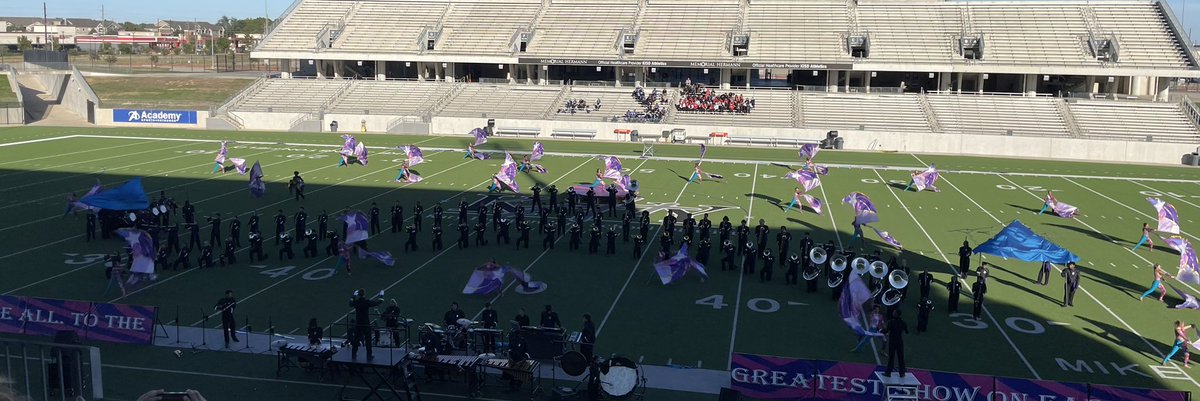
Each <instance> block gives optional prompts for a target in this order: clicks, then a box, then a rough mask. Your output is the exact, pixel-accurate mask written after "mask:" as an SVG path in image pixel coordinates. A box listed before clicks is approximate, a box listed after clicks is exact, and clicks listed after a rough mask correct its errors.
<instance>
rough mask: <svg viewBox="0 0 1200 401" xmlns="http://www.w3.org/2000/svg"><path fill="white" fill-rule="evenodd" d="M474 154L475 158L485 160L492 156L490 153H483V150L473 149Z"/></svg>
mask: <svg viewBox="0 0 1200 401" xmlns="http://www.w3.org/2000/svg"><path fill="white" fill-rule="evenodd" d="M474 154H475V158H476V159H479V160H487V159H491V158H492V155H489V154H487V153H483V152H480V151H475V153H474Z"/></svg>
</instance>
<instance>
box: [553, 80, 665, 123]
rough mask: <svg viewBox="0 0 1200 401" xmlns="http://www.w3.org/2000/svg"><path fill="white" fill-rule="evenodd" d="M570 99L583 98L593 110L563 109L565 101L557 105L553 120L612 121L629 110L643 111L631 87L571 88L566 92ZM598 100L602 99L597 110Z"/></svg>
mask: <svg viewBox="0 0 1200 401" xmlns="http://www.w3.org/2000/svg"><path fill="white" fill-rule="evenodd" d="M566 97H567V98H568V99H582V100H585V101H587V103H588V105H589V108H591V109H592V111H591V112H590V113H589V112H587V111H585V110H577V111H576V112H575V113H571V112H569V111H566V110H562V109H563V108H564V107H565V101H564V102H563V103H560V104H559V105H558V107H555V112H554V113H553V114H552V115H551V119H553V120H564V121H611V120H612V119H613V118H614V117H620V116H623V115H625V112H627V111H629V110H634V111H641V110H642V109H643V107H642V105H641V104H640V103H638V102H637V100H635V99H634V98H633V94H632V90H631V89H630V88H611V89H609V88H589V87H581V88H571V90H570V92H568V93H567V94H566ZM596 101H600V109H599V110H595V109H594V107H592V106H594V105H595V102H596Z"/></svg>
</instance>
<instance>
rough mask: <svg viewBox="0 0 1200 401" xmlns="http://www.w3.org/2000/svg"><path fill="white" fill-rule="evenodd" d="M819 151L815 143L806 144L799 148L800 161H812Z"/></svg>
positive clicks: (819, 148)
mask: <svg viewBox="0 0 1200 401" xmlns="http://www.w3.org/2000/svg"><path fill="white" fill-rule="evenodd" d="M820 151H821V147H819V146H817V144H815V143H806V144H804V145H803V146H800V160H812V159H813V158H814V157H817V152H820Z"/></svg>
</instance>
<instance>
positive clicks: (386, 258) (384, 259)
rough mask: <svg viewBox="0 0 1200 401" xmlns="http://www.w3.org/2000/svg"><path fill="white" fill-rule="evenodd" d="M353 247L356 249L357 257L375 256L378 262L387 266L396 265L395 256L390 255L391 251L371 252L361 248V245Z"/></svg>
mask: <svg viewBox="0 0 1200 401" xmlns="http://www.w3.org/2000/svg"><path fill="white" fill-rule="evenodd" d="M355 248H357V249H358V258H359V259H366V258H375V260H378V261H379V263H383V264H385V265H388V266H395V265H396V258H394V257H392V253H391V252H388V251H375V252H371V251H368V250H366V249H362V247H358V246H356V247H355Z"/></svg>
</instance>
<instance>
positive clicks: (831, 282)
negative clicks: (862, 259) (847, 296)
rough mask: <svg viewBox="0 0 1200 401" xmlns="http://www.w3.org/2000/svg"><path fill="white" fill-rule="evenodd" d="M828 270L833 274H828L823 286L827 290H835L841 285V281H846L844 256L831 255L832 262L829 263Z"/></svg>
mask: <svg viewBox="0 0 1200 401" xmlns="http://www.w3.org/2000/svg"><path fill="white" fill-rule="evenodd" d="M829 268H830V270H833V273H830V274H829V277H827V280H826V282H825V285H827V286H829V288H837V287H838V286H839V285H842V280H845V279H846V256H845V255H833V260H832V261H830V262H829Z"/></svg>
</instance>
